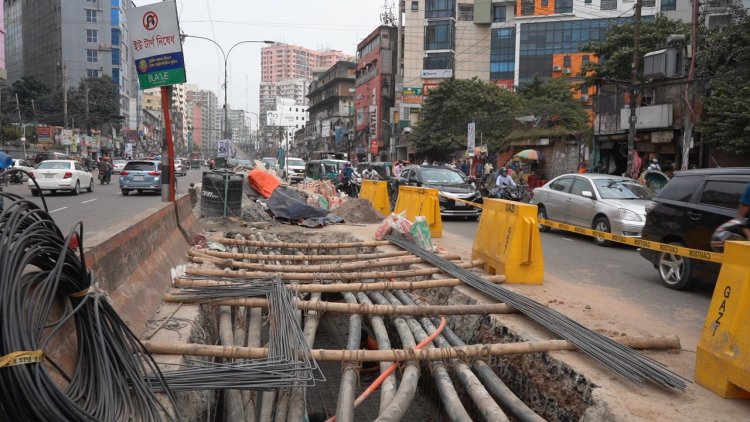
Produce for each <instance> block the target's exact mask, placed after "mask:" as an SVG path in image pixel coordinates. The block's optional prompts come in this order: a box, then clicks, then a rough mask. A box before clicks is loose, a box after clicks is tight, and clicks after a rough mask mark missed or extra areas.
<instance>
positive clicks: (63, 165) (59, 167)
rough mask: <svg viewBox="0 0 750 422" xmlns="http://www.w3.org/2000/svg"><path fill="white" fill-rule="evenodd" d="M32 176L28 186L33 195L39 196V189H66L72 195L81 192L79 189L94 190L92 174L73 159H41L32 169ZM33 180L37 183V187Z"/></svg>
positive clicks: (52, 190) (53, 190)
mask: <svg viewBox="0 0 750 422" xmlns="http://www.w3.org/2000/svg"><path fill="white" fill-rule="evenodd" d="M32 177H33V179H29V182H28V186H29V189H31V194H32V195H34V196H39V194H40V192H39V191H40V190H48V191H50V192H51V193H55V192H57V191H59V190H67V191H70V192H72V193H73V194H74V195H78V194H79V193H81V189H86V190H87V191H89V192H93V191H94V176H93V175H92V174H91V173H89V172H87V171H86V170H85V169H84V168H83V166H82V165H81V163H79V162H78V161H75V160H47V161H42V162H41V163H39V166H37V168H36V169H34V172H33V173H32ZM34 181H36V182H37V183H38V184H39V189H37V187H36V184H35V183H34Z"/></svg>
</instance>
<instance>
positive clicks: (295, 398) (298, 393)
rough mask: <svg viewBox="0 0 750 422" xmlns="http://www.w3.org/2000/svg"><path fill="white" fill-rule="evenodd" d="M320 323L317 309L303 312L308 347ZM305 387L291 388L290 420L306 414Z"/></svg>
mask: <svg viewBox="0 0 750 422" xmlns="http://www.w3.org/2000/svg"><path fill="white" fill-rule="evenodd" d="M295 255H302V252H300V251H295ZM307 263H308V261H301V262H300V264H301V265H307ZM320 295H321V293H320V292H317V293H312V294H311V295H310V302H320ZM319 323H320V313H319V312H318V311H308V312H307V313H306V314H305V326H304V328H303V335H304V337H305V343H306V344H307V347H309V348H310V349H312V348H313V343H315V334H316V333H317V331H318V324H319ZM306 399H307V388H305V387H304V386H303V387H298V388H294V389H292V397H291V398H290V400H289V420H290V421H301V420H304V418H305V415H306V414H307V405H306V404H307V400H306Z"/></svg>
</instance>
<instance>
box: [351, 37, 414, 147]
mask: <svg viewBox="0 0 750 422" xmlns="http://www.w3.org/2000/svg"><path fill="white" fill-rule="evenodd" d="M397 43H398V28H397V27H395V26H380V27H378V28H377V29H375V30H374V31H373V32H371V33H370V35H368V36H367V37H366V38H365V39H364V40H362V42H360V43H359V45H357V74H356V81H355V85H356V88H355V90H354V108H355V113H356V120H355V126H354V129H355V136H354V139H355V145H357V146H362V145H364V146H365V148H366V150H367V152H368V153H369V155H370V158H371V159H372V158H373V157H378V158H380V159H381V160H383V161H386V160H390V159H391V158H396V146H395V139H394V135H395V134H394V133H393V127H394V121H396V120H397V119H395V120H394V113H393V110H394V108H393V107H394V104H395V103H394V101H395V76H396V63H397V61H396V59H397V51H398V49H397ZM395 117H397V116H395ZM345 136H349V134H345ZM404 158H406V157H404Z"/></svg>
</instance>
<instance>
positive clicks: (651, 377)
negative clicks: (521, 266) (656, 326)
mask: <svg viewBox="0 0 750 422" xmlns="http://www.w3.org/2000/svg"><path fill="white" fill-rule="evenodd" d="M386 239H387V240H388V241H390V242H391V243H393V244H394V245H396V246H398V247H400V248H402V249H405V250H407V251H409V252H411V253H412V254H414V255H417V256H419V257H421V258H422V259H424V260H425V261H427V262H428V263H430V264H432V265H434V266H436V267H438V268H440V269H441V270H443V271H444V272H446V273H447V274H450V275H452V276H453V277H456V278H458V279H460V280H462V281H463V282H465V283H466V284H468V285H469V286H471V287H473V288H475V289H477V290H479V291H481V292H483V293H485V294H487V295H489V296H491V297H493V298H495V299H497V300H499V301H501V302H504V303H506V304H508V305H510V306H512V307H513V308H516V309H517V310H518V311H519V312H521V313H523V314H524V315H526V316H528V317H529V318H531V319H532V320H534V321H536V322H538V323H539V324H541V325H542V326H544V327H546V328H547V329H548V330H550V331H552V332H553V333H555V334H557V335H558V336H560V337H561V338H563V339H565V340H568V341H569V342H570V343H572V344H573V345H575V346H576V347H577V348H578V349H580V350H581V351H583V352H584V353H586V354H587V355H589V356H591V357H592V358H594V359H595V360H596V361H598V362H600V363H601V364H603V365H605V366H607V367H609V368H610V369H612V370H613V371H615V372H616V373H617V374H618V375H620V376H622V377H623V378H625V379H627V380H629V381H632V382H635V383H643V382H645V381H647V380H648V381H652V382H654V383H656V384H658V385H661V386H663V387H667V388H675V389H680V390H684V389H685V388H686V387H687V386H686V383H685V380H684V379H683V378H682V377H680V376H679V375H677V374H675V373H673V372H671V371H669V370H667V369H666V368H665V367H664V366H663V365H662V364H660V363H659V362H656V361H654V360H653V359H650V358H648V357H647V356H644V355H642V354H640V353H638V352H637V351H635V350H633V349H631V348H629V347H626V346H623V345H621V344H619V343H617V342H615V341H614V340H612V339H609V338H607V337H605V336H603V335H601V334H599V333H597V332H595V331H592V330H590V329H588V328H586V327H584V326H583V325H581V324H579V323H577V322H576V321H573V320H572V319H570V318H568V317H566V316H565V315H563V314H561V313H560V312H557V311H555V310H553V309H550V308H548V307H546V306H544V305H542V304H541V303H539V302H536V301H534V300H532V299H529V298H527V297H525V296H523V295H520V294H518V293H515V292H512V291H510V290H507V289H504V288H502V287H500V286H498V285H496V284H491V283H487V282H486V281H484V280H482V278H481V277H480V276H478V275H477V274H474V273H472V272H471V271H468V270H467V269H464V268H462V267H460V266H458V265H456V264H454V263H452V262H450V261H448V260H446V259H443V258H442V257H440V256H438V255H436V254H434V253H432V252H429V251H426V250H424V249H422V248H420V247H419V246H417V245H416V244H414V243H412V242H410V241H407V240H404V239H403V238H401V237H398V236H394V235H388V236H386Z"/></svg>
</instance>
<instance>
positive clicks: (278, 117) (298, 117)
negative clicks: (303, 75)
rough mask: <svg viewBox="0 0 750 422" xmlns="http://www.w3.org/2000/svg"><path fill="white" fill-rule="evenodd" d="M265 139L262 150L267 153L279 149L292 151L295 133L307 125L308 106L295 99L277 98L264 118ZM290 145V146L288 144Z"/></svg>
mask: <svg viewBox="0 0 750 422" xmlns="http://www.w3.org/2000/svg"><path fill="white" fill-rule="evenodd" d="M264 118H265V121H264V122H263V126H264V129H263V130H264V136H263V137H264V138H265V142H264V145H263V146H262V148H263V149H264V150H265V151H266V152H267V153H269V154H270V153H272V152H274V151H276V150H277V149H278V148H279V147H281V148H283V149H284V150H287V146H288V150H292V149H293V148H294V147H295V136H294V134H295V132H296V131H298V130H299V129H303V128H304V127H305V124H306V123H307V119H308V116H307V106H306V105H305V102H299V101H298V100H296V99H294V98H280V97H276V98H275V99H274V102H273V104H272V106H271V107H270V109H269V110H267V111H266V114H265V116H264ZM287 143H288V144H287Z"/></svg>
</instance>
